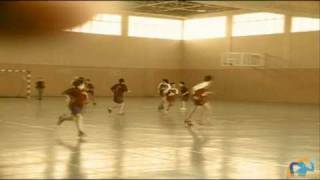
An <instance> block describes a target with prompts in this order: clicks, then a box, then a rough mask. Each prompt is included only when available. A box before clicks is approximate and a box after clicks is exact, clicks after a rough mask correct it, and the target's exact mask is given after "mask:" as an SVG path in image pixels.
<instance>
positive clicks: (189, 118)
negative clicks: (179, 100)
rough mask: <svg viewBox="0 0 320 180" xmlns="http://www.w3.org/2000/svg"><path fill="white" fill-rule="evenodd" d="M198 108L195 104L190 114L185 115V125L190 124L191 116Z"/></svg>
mask: <svg viewBox="0 0 320 180" xmlns="http://www.w3.org/2000/svg"><path fill="white" fill-rule="evenodd" d="M198 108H199V106H198V105H195V106H194V108H193V110H192V111H191V112H190V114H189V115H188V116H187V118H186V119H185V120H184V123H185V124H186V126H192V125H193V123H192V116H193V114H194V113H195V112H196V111H197V109H198Z"/></svg>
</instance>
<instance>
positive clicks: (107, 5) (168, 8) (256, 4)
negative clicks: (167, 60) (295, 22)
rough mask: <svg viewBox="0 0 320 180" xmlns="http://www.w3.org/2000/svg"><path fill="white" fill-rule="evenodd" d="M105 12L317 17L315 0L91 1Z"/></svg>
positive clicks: (319, 11) (317, 11) (185, 15)
mask: <svg viewBox="0 0 320 180" xmlns="http://www.w3.org/2000/svg"><path fill="white" fill-rule="evenodd" d="M95 3H97V4H100V5H98V6H99V8H102V9H105V10H107V9H108V10H116V9H118V10H122V11H128V12H136V13H146V14H160V15H169V16H175V17H178V18H179V17H180V18H187V17H189V16H194V15H201V14H214V13H220V12H228V11H233V10H249V11H267V12H274V13H284V14H291V15H295V16H309V17H319V16H320V10H319V9H320V2H319V1H266V0H261V1H191V0H175V1H103V2H95Z"/></svg>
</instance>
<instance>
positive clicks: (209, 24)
mask: <svg viewBox="0 0 320 180" xmlns="http://www.w3.org/2000/svg"><path fill="white" fill-rule="evenodd" d="M121 18H122V17H121V15H114V14H98V15H96V16H95V17H94V18H93V19H92V20H90V21H89V22H86V23H85V24H83V25H80V26H78V27H74V28H71V29H68V30H67V31H73V32H82V33H92V34H105V35H121V34H122V29H121V28H122V27H121ZM231 29H232V36H235V37H237V36H251V35H263V34H279V33H284V29H285V16H284V15H282V14H274V13H265V12H259V13H247V14H239V15H234V16H232V27H231ZM226 30H227V17H226V16H217V17H208V18H199V19H189V20H176V19H165V18H153V17H142V16H129V17H128V36H130V37H147V38H161V39H175V40H190V39H208V38H218V37H225V36H226V33H227V31H226ZM319 30H320V19H319V18H307V17H292V19H291V32H306V31H319Z"/></svg>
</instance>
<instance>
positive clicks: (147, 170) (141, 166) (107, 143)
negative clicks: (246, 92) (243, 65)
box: [0, 98, 319, 179]
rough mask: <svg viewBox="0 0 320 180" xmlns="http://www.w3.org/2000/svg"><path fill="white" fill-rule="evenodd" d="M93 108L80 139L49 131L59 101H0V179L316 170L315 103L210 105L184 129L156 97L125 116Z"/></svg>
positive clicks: (131, 103)
mask: <svg viewBox="0 0 320 180" xmlns="http://www.w3.org/2000/svg"><path fill="white" fill-rule="evenodd" d="M97 103H98V105H97V106H96V107H94V106H91V105H90V106H89V107H88V108H87V110H86V114H85V131H86V133H87V134H88V137H86V138H84V139H78V138H77V136H76V129H75V126H74V124H73V123H72V122H65V123H64V124H63V125H62V126H61V127H59V128H57V127H56V125H55V124H56V121H57V117H58V116H59V115H60V114H62V113H65V112H68V111H67V109H66V106H65V102H64V99H63V98H45V100H44V101H43V102H41V103H40V102H38V101H36V100H30V101H28V100H26V99H5V98H4V99H1V100H0V108H1V112H0V178H6V179H9V178H32V179H36V178H41V179H42V178H286V171H287V167H288V165H289V163H290V162H292V161H294V160H296V159H297V158H300V157H302V156H303V157H305V156H307V157H309V158H311V159H315V160H316V162H317V164H316V167H318V168H319V109H318V108H319V106H316V105H297V104H279V103H249V102H230V101H228V102H227V101H214V102H212V106H213V114H212V117H211V121H210V125H207V126H206V127H195V128H194V129H191V130H188V129H187V128H185V127H184V125H183V117H184V116H185V114H183V113H181V112H179V111H178V108H177V107H175V108H174V109H173V110H172V112H171V113H170V114H169V115H161V114H160V113H158V112H157V110H156V107H157V104H158V99H157V98H128V99H127V104H128V105H127V113H126V115H124V116H118V115H108V114H107V111H106V106H107V105H108V103H110V98H100V99H98V100H97ZM189 107H190V106H189ZM189 109H190V108H189ZM197 117H200V114H196V115H195V118H197ZM317 171H318V172H319V169H317Z"/></svg>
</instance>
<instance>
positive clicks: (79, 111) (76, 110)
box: [69, 106, 83, 115]
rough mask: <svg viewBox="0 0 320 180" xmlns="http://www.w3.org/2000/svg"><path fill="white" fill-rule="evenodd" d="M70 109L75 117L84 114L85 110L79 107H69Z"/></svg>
mask: <svg viewBox="0 0 320 180" xmlns="http://www.w3.org/2000/svg"><path fill="white" fill-rule="evenodd" d="M69 109H70V111H71V113H72V114H73V115H77V114H81V113H82V109H83V108H82V107H78V106H69Z"/></svg>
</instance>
